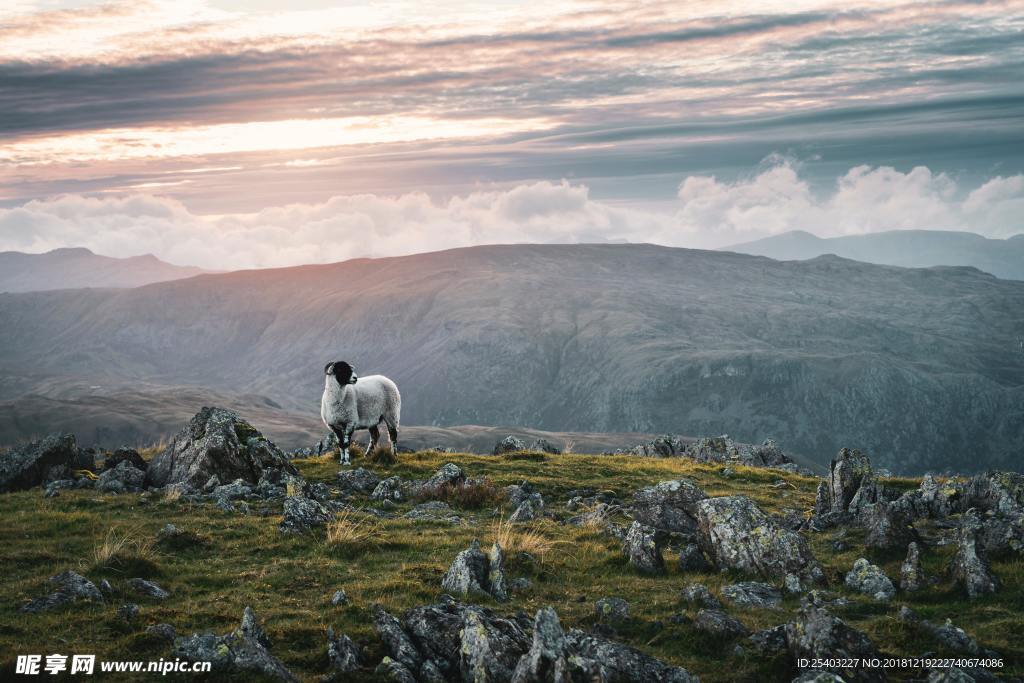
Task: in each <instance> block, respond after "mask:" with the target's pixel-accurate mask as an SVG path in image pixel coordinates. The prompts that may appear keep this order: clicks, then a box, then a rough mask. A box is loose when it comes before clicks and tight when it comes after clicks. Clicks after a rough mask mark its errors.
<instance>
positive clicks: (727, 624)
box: [693, 608, 750, 638]
mask: <svg viewBox="0 0 1024 683" xmlns="http://www.w3.org/2000/svg"><path fill="white" fill-rule="evenodd" d="M693 627H694V628H696V629H697V630H698V631H704V632H705V633H710V634H712V635H715V636H721V637H723V638H741V637H743V636H746V635H749V634H750V629H748V628H747V627H746V626H744V625H743V623H742V622H741V621H740V620H739V619H736V618H735V617H732V616H729V615H728V614H726V613H725V612H723V611H722V610H718V609H709V608H705V609H702V610H700V611H699V612H697V617H696V618H695V619H694V620H693Z"/></svg>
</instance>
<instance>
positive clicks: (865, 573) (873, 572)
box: [844, 557, 896, 602]
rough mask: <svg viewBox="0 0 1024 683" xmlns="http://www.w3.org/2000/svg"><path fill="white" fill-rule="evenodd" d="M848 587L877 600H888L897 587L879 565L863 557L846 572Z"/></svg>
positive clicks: (891, 597)
mask: <svg viewBox="0 0 1024 683" xmlns="http://www.w3.org/2000/svg"><path fill="white" fill-rule="evenodd" d="M844 583H845V584H846V587H847V588H849V589H851V590H855V591H857V592H858V593H863V594H864V595H870V596H871V597H872V598H874V599H875V600H878V601H881V602H888V601H889V600H892V599H893V596H895V595H896V587H895V586H894V585H892V581H891V580H890V579H889V577H888V576H886V575H885V572H884V571H882V569H881V567H879V566H878V565H874V564H871V563H870V562H868V561H867V560H866V559H865V558H863V557H861V558H859V559H858V560H857V561H856V562H854V563H853V569H851V570H850V571H849V572H847V574H846V579H845V581H844Z"/></svg>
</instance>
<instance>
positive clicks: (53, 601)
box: [18, 571, 104, 614]
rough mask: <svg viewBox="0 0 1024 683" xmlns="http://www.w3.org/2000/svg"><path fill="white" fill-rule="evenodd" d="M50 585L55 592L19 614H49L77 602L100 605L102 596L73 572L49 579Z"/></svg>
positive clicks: (32, 602) (25, 607) (24, 607)
mask: <svg viewBox="0 0 1024 683" xmlns="http://www.w3.org/2000/svg"><path fill="white" fill-rule="evenodd" d="M50 583H53V584H56V586H57V590H56V591H54V592H53V593H50V594H49V595H45V596H43V597H41V598H36V599H34V600H32V601H31V602H29V603H28V604H26V605H23V606H22V607H21V609H20V610H18V611H20V612H24V613H26V614H35V613H37V612H49V611H50V610H53V609H56V608H58V607H61V606H63V605H67V604H70V603H72V602H75V601H77V600H86V601H88V602H97V603H102V602H103V601H104V600H103V594H102V593H100V589H99V588H97V587H96V584H94V583H93V582H92V581H90V580H89V579H87V578H85V577H84V576H82V575H81V574H77V573H75V572H73V571H64V572H61V573H60V574H57V575H55V576H51V577H50Z"/></svg>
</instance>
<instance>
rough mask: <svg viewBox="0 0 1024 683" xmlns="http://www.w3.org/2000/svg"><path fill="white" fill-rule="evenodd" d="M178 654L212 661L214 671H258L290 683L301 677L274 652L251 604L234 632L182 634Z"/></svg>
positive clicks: (294, 682)
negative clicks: (271, 651)
mask: <svg viewBox="0 0 1024 683" xmlns="http://www.w3.org/2000/svg"><path fill="white" fill-rule="evenodd" d="M174 655H175V656H176V657H180V658H181V659H187V660H188V661H190V662H210V663H211V672H212V673H214V674H231V673H255V674H258V675H261V676H264V677H266V678H268V679H275V680H279V681H287V682H288V683H298V680H299V679H298V678H296V677H295V676H294V675H293V674H292V673H291V672H290V671H289V670H288V669H287V668H286V667H285V665H284V664H282V663H281V661H280V660H278V659H277V658H276V657H274V655H272V654H270V639H269V638H267V634H266V633H265V632H264V631H263V628H262V627H261V626H260V625H259V623H258V622H257V621H256V615H255V614H254V613H253V611H252V608H250V607H246V608H245V612H244V613H243V615H242V624H241V625H240V626H239V627H238V628H237V629H235V630H234V631H232V632H231V633H228V634H225V635H223V636H218V635H216V634H213V633H195V634H193V635H191V636H189V637H188V638H178V639H177V640H176V641H175V645H174Z"/></svg>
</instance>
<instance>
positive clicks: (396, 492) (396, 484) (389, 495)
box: [370, 476, 405, 503]
mask: <svg viewBox="0 0 1024 683" xmlns="http://www.w3.org/2000/svg"><path fill="white" fill-rule="evenodd" d="M370 498H371V499H372V500H390V501H391V502H393V503H398V502H401V501H402V499H403V498H405V495H404V494H403V493H402V479H401V478H400V477H397V476H395V477H388V478H387V479H382V480H381V481H380V483H379V484H377V486H376V487H375V488H374V489H373V493H371V494H370Z"/></svg>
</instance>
